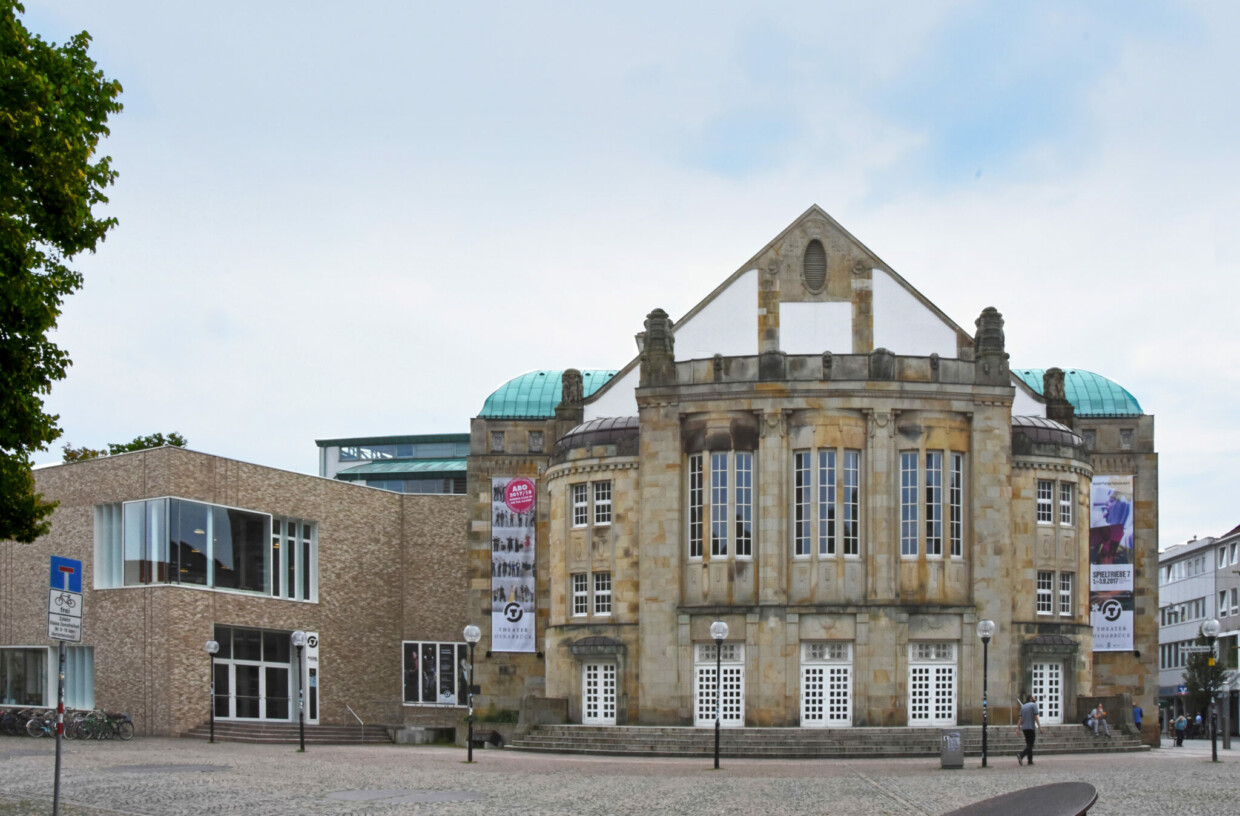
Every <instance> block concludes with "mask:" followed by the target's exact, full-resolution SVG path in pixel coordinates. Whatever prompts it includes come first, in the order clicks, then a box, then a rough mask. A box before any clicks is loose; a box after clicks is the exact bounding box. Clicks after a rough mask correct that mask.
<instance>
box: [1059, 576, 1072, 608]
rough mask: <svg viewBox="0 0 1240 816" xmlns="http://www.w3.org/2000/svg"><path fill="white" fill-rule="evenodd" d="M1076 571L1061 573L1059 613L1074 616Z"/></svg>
mask: <svg viewBox="0 0 1240 816" xmlns="http://www.w3.org/2000/svg"><path fill="white" fill-rule="evenodd" d="M1073 576H1074V573H1071V572H1061V573H1059V614H1060V615H1063V616H1064V617H1072V583H1073Z"/></svg>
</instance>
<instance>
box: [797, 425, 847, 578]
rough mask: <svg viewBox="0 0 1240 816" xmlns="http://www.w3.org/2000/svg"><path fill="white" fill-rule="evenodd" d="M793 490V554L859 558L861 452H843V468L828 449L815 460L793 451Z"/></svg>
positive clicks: (810, 454) (808, 453)
mask: <svg viewBox="0 0 1240 816" xmlns="http://www.w3.org/2000/svg"><path fill="white" fill-rule="evenodd" d="M841 482H842V484H841ZM792 488H793V490H792V545H793V547H792V552H793V555H796V556H800V557H806V556H810V555H813V554H814V553H817V555H818V556H819V557H830V556H834V555H837V554H838V553H840V552H841V551H842V552H843V554H844V555H858V554H859V552H860V549H861V523H860V518H861V451H855V450H845V451H843V456H842V466H841V456H840V453H839V452H838V451H836V450H833V449H823V450H819V451H817V456H816V457H815V454H814V451H809V450H804V451H795V452H794V453H793V458H792ZM815 541H816V542H817V544H815Z"/></svg>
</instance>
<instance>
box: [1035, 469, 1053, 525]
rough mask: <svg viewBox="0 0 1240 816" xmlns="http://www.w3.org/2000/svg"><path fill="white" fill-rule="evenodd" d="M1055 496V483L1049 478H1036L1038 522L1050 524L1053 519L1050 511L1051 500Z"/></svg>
mask: <svg viewBox="0 0 1240 816" xmlns="http://www.w3.org/2000/svg"><path fill="white" fill-rule="evenodd" d="M1054 497H1055V483H1054V482H1052V481H1050V480H1049V479H1038V524H1050V523H1051V522H1052V521H1054V515H1053V514H1052V513H1051V501H1052V500H1053V499H1054Z"/></svg>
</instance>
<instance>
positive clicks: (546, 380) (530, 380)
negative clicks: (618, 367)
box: [478, 369, 616, 419]
mask: <svg viewBox="0 0 1240 816" xmlns="http://www.w3.org/2000/svg"><path fill="white" fill-rule="evenodd" d="M563 374H564V372H563V371H531V372H529V373H528V374H522V375H521V376H520V377H516V378H514V379H511V380H509V381H508V382H506V383H504V384H503V385H501V386H500V387H499V388H497V389H495V391H494V392H493V393H492V394H491V396H489V397H487V401H486V402H485V403H484V404H483V406H482V411H481V412H479V414H478V416H480V417H486V418H488V419H548V418H550V417H553V416H555V409H556V406H558V405H559V404H560V389H561V387H562V385H563V383H562V382H561V377H562V376H563ZM614 376H616V372H615V371H605V370H601V369H591V370H582V372H581V386H582V387H581V391H582V396H583V397H589V396H590V395H591V394H593V393H594V392H595V391H597V390H599V389H600V388H602V387H603V384H604V383H606V382H607V381H608V380H610V379H611V378H612V377H614Z"/></svg>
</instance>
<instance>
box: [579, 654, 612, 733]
mask: <svg viewBox="0 0 1240 816" xmlns="http://www.w3.org/2000/svg"><path fill="white" fill-rule="evenodd" d="M581 722H582V723H584V724H586V725H615V724H616V664H615V663H587V664H585V666H583V667H582V670H581Z"/></svg>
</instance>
